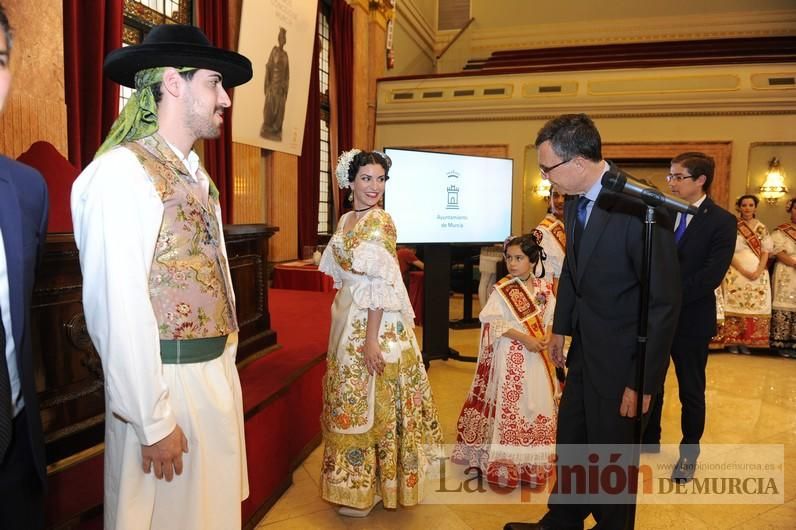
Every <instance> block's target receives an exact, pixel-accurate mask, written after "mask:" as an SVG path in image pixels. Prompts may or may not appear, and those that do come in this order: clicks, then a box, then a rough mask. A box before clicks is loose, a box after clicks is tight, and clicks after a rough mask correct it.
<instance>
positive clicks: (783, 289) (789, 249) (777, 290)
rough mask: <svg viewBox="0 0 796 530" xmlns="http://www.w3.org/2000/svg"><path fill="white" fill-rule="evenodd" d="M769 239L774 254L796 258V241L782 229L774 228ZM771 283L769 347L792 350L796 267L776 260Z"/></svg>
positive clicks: (795, 333) (795, 341) (794, 342)
mask: <svg viewBox="0 0 796 530" xmlns="http://www.w3.org/2000/svg"><path fill="white" fill-rule="evenodd" d="M785 226H787V225H785ZM771 239H772V241H773V244H774V254H779V253H780V252H785V253H786V254H787V255H788V256H790V257H791V258H796V241H794V240H793V238H792V237H790V236H789V235H788V234H786V233H785V231H784V230H782V229H779V228H778V229H777V230H774V232H773V233H772V234H771ZM772 283H773V291H774V296H773V300H772V302H771V305H772V312H771V347H772V348H784V349H791V350H792V349H794V348H796V269H795V268H793V267H789V266H788V265H785V264H784V263H781V262H779V261H777V262H776V264H775V265H774V278H773V279H772Z"/></svg>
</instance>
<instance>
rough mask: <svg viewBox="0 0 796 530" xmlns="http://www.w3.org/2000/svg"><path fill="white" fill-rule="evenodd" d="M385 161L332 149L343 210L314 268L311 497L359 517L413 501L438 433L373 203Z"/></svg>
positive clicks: (396, 272) (407, 308)
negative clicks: (324, 282)
mask: <svg viewBox="0 0 796 530" xmlns="http://www.w3.org/2000/svg"><path fill="white" fill-rule="evenodd" d="M389 169H390V159H389V158H388V157H387V156H386V155H384V154H382V153H379V152H376V151H373V152H362V151H359V150H358V149H354V150H352V151H348V152H346V153H343V154H342V155H341V156H340V160H339V162H338V165H337V170H336V175H337V181H338V185H339V186H340V188H350V189H351V196H352V203H353V211H351V212H348V213H346V214H344V215H343V216H342V217H341V218H340V221H339V223H338V226H337V230H336V232H335V233H334V235H333V236H332V238H331V240H330V241H329V245H328V246H327V247H326V250H325V251H324V253H323V256H322V258H321V263H320V266H319V268H320V270H321V271H323V272H324V273H326V274H328V275H329V276H331V277H332V278H333V279H334V284H335V287H336V288H337V289H338V291H337V296H336V297H335V299H334V305H333V306H332V325H331V330H330V332H329V349H328V353H327V358H326V363H327V368H326V377H325V380H324V388H323V414H322V418H321V422H322V430H323V441H324V454H323V465H322V468H321V496H322V497H323V498H324V499H326V500H327V501H330V502H334V503H336V504H340V505H342V506H341V508H340V509H339V513H340V514H341V515H346V516H349V517H365V516H366V515H368V513H370V511H371V509H372V508H373V506H374V505H375V504H376V503H378V502H379V501H380V500H383V502H384V506H385V507H386V508H396V507H397V506H398V505H399V504H400V505H403V506H411V505H414V504H417V503H418V502H420V501H421V495H422V491H423V479H424V475H425V473H426V469H427V466H428V465H429V463H430V460H431V459H432V458H433V457H435V456H437V454H438V451H439V445H440V444H441V443H442V433H441V430H440V425H439V421H438V417H437V409H436V407H435V406H434V403H433V401H432V397H431V387H430V385H429V382H428V376H427V375H426V371H425V369H424V367H423V361H422V358H421V355H420V348H419V347H418V345H417V341H416V339H415V335H414V331H413V324H412V322H413V319H414V312H413V311H412V306H411V305H410V303H409V296H408V295H407V293H406V287H404V283H403V280H402V278H401V271H400V269H399V268H398V261H397V259H396V246H395V243H396V231H395V226H394V225H393V222H392V219H391V218H390V215H389V214H388V213H386V212H385V211H384V210H382V209H381V208H380V207H379V203H380V201H381V198H382V196H383V195H384V187H385V184H386V182H387V179H388V178H389V177H388V175H387V173H388V172H389Z"/></svg>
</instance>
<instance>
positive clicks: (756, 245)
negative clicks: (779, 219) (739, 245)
mask: <svg viewBox="0 0 796 530" xmlns="http://www.w3.org/2000/svg"><path fill="white" fill-rule="evenodd" d="M738 232H739V233H740V234H741V235H742V236H743V238H744V239H745V240H746V242H747V243H749V248H751V249H752V252H754V253H755V256H757V257H758V258H759V257H760V254H761V253H762V252H763V245H761V244H760V238H758V237H757V236H756V235H755V233H754V232H752V229H751V228H749V225H748V224H746V222H744V220H743V219H739V220H738Z"/></svg>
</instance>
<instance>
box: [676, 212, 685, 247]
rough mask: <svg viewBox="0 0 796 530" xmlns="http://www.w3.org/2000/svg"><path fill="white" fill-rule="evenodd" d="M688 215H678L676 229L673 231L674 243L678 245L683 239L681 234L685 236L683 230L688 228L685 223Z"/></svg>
mask: <svg viewBox="0 0 796 530" xmlns="http://www.w3.org/2000/svg"><path fill="white" fill-rule="evenodd" d="M687 220H688V214H685V213H681V214H680V222H679V223H678V224H677V228H676V229H675V230H674V242H675V243H679V242H680V240H681V239H682V238H683V234H685V229H686V227H687V226H688V225H687V224H686V223H687Z"/></svg>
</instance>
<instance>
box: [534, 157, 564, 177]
mask: <svg viewBox="0 0 796 530" xmlns="http://www.w3.org/2000/svg"><path fill="white" fill-rule="evenodd" d="M567 162H572V159H571V158H568V159H566V160H564V161H563V162H559V163H558V164H556V165H554V166H550V167H547V166H543V165H542V164H539V171H541V172H542V175H548V174H549V173H550V172H551V171H553V170H554V169H555V168H557V167H558V166H563V165H564V164H566V163H567Z"/></svg>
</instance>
